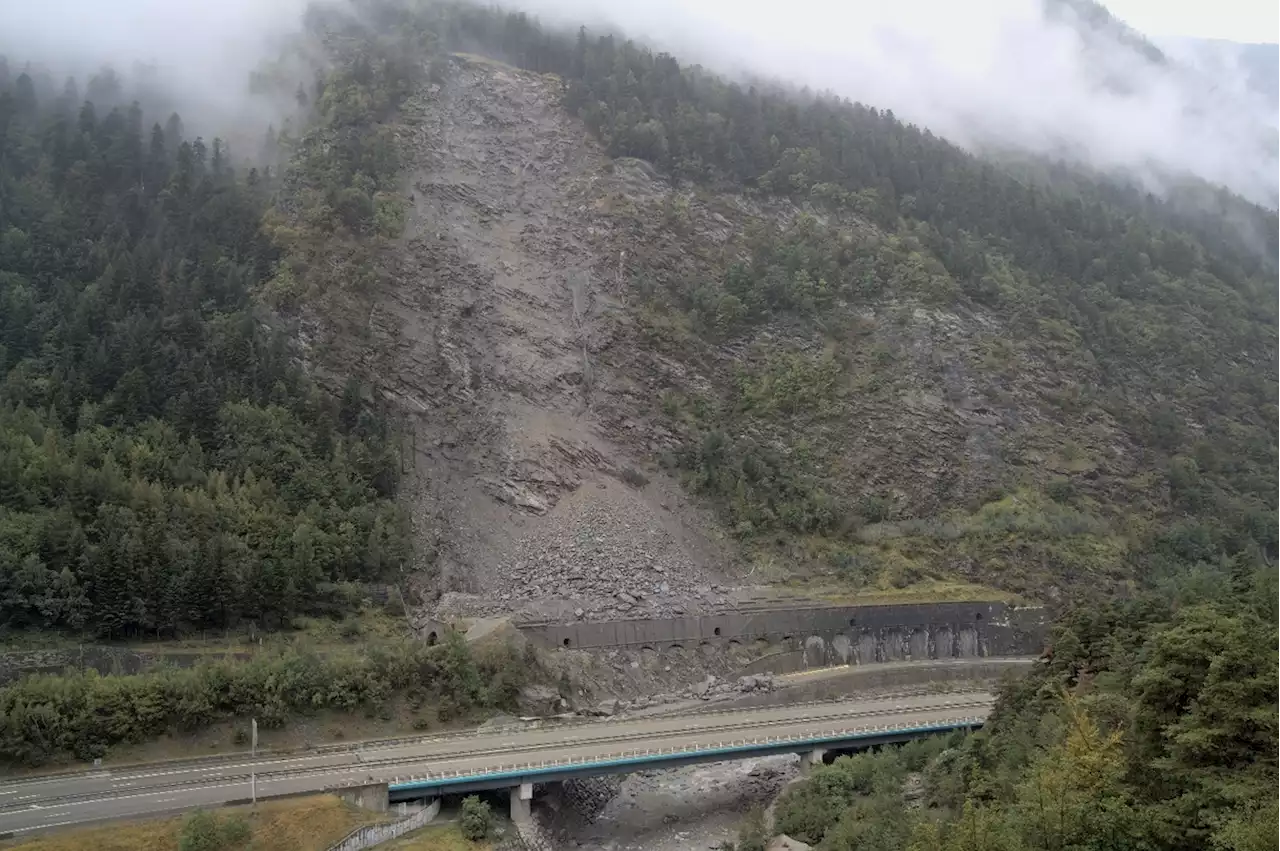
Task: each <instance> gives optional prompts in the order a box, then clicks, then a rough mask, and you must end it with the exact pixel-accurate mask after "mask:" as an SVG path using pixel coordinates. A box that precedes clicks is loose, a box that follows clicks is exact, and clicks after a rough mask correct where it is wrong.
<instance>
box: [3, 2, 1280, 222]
mask: <svg viewBox="0 0 1280 851" xmlns="http://www.w3.org/2000/svg"><path fill="white" fill-rule="evenodd" d="M510 5H511V6H512V7H514V8H519V9H523V10H526V11H528V12H531V13H534V14H537V15H538V16H540V17H541V18H542V19H544V20H546V21H547V22H548V23H552V24H558V25H560V26H563V27H566V28H576V27H578V26H579V25H582V24H586V25H587V26H589V27H592V26H594V27H597V28H598V27H611V28H617V29H618V30H620V31H621V32H622V34H625V35H626V36H628V37H631V38H636V39H638V40H640V41H643V42H647V43H649V44H651V45H652V46H654V47H655V49H661V50H668V51H670V52H672V53H673V54H675V55H676V56H677V57H679V58H680V59H681V60H682V61H686V62H696V63H702V64H704V65H705V66H707V67H708V68H710V69H711V70H714V71H717V72H720V73H724V74H727V75H730V76H733V77H737V78H743V79H749V78H769V79H774V80H780V81H783V82H786V83H789V84H793V85H796V86H803V87H809V88H811V89H815V90H819V91H831V92H833V93H836V94H838V95H841V96H844V97H848V98H851V99H853V100H858V101H861V102H863V103H866V104H868V105H870V106H875V107H877V108H880V109H891V110H893V111H894V113H895V114H896V115H898V116H899V117H901V118H903V119H905V120H908V121H911V122H914V123H918V124H921V125H923V126H926V127H928V128H929V129H931V130H933V131H934V132H936V133H940V134H942V135H945V136H947V137H948V138H949V139H951V140H952V141H955V142H957V143H960V144H962V145H966V146H969V147H971V148H975V149H979V148H987V147H996V148H1002V149H1008V148H1020V149H1024V150H1030V151H1032V152H1036V153H1042V154H1047V155H1050V156H1054V157H1061V158H1064V159H1068V160H1076V161H1079V162H1081V163H1084V164H1087V165H1089V166H1091V167H1093V168H1096V169H1102V170H1117V169H1118V170H1123V171H1125V172H1127V173H1129V174H1131V175H1133V176H1137V177H1138V178H1140V179H1142V180H1144V181H1145V183H1146V185H1147V186H1148V188H1152V189H1156V190H1159V189H1161V188H1162V187H1163V186H1164V185H1165V184H1166V183H1167V182H1168V181H1169V180H1170V179H1171V178H1172V179H1177V177H1178V175H1180V174H1183V173H1190V174H1194V175H1196V176H1198V177H1201V178H1203V179H1205V180H1208V181H1210V182H1213V183H1217V184H1221V185H1224V186H1226V187H1227V188H1229V189H1231V190H1232V191H1234V192H1237V193H1239V194H1241V195H1243V196H1244V197H1246V198H1248V199H1249V200H1252V201H1254V202H1258V203H1264V204H1267V205H1270V206H1273V207H1274V206H1275V205H1276V179H1275V178H1276V169H1277V143H1276V139H1277V122H1276V98H1275V83H1276V72H1275V61H1276V60H1275V47H1274V45H1271V46H1270V49H1268V46H1267V45H1256V46H1241V47H1240V48H1239V49H1226V50H1224V49H1222V46H1221V45H1215V44H1214V43H1211V42H1201V43H1198V44H1196V43H1192V42H1187V41H1184V42H1181V43H1176V44H1171V45H1165V46H1164V48H1163V49H1162V48H1160V47H1157V46H1156V45H1154V44H1153V43H1152V42H1151V41H1149V40H1147V39H1145V38H1144V37H1143V36H1142V35H1140V34H1139V33H1137V32H1135V31H1134V30H1132V29H1131V28H1129V27H1127V26H1125V25H1124V24H1123V23H1121V22H1119V21H1117V20H1116V19H1115V18H1113V17H1112V16H1111V15H1110V14H1109V13H1108V12H1107V11H1106V10H1105V9H1103V8H1102V7H1101V6H1099V5H1098V4H1096V3H1094V2H1092V0H1012V2H1010V0H975V2H971V3H966V4H963V5H956V4H947V3H939V2H936V0H905V2H902V3H896V4H873V5H867V4H856V5H852V6H849V5H840V4H829V3H824V2H821V0H796V2H793V3H788V4H786V5H785V7H784V6H781V5H779V4H776V3H766V2H762V0H746V2H733V3H730V2H727V0H708V2H703V3H699V4H688V3H684V2H680V0H653V2H647V3H620V2H616V1H615V0H515V2H513V3H512V4H510ZM303 7H304V4H303V3H302V2H301V0H281V2H273V3H258V2H250V0H230V2H226V3H219V4H216V5H202V4H195V3H180V4H175V3H166V2H160V0H114V2H110V3H101V2H96V1H95V0H51V2H49V3H44V4H40V5H39V6H35V7H29V6H27V5H26V4H6V7H5V8H4V9H0V52H9V53H14V52H15V48H20V49H21V54H22V55H23V56H25V57H33V56H36V57H42V58H43V60H44V61H45V62H46V63H48V68H49V70H50V71H51V74H52V75H54V76H56V75H67V74H78V75H84V74H85V73H86V72H91V71H92V70H94V69H96V68H98V67H100V66H101V65H103V64H104V63H110V64H111V65H112V66H113V67H115V68H116V69H117V71H119V72H123V73H128V72H131V71H133V70H135V69H136V68H137V67H138V66H139V64H140V63H141V65H142V67H144V68H149V71H150V74H151V78H152V82H153V83H154V84H156V85H158V86H162V87H164V88H166V89H169V90H173V91H181V92H182V96H183V98H184V99H185V100H186V101H187V102H188V103H190V102H192V101H193V100H194V101H198V103H199V106H198V112H199V115H200V116H201V118H203V119H207V120H209V121H211V122H221V124H220V126H221V127H223V128H224V129H225V127H226V126H227V125H228V124H230V123H232V122H246V121H247V122H251V123H255V124H257V123H262V122H263V121H265V120H267V117H269V114H270V113H271V111H272V109H271V107H270V106H269V105H266V104H264V103H263V102H261V101H253V100H251V99H248V98H246V96H245V95H246V93H247V89H246V85H245V81H246V80H247V77H248V74H249V72H250V71H251V70H252V69H253V68H254V67H255V66H256V65H257V63H258V62H260V61H261V60H262V59H263V58H264V57H268V56H274V55H275V54H276V53H277V52H278V46H279V42H280V40H281V39H282V38H284V37H285V36H286V35H287V34H288V33H290V32H293V31H296V29H297V28H298V26H299V20H300V15H301V12H302V9H303Z"/></svg>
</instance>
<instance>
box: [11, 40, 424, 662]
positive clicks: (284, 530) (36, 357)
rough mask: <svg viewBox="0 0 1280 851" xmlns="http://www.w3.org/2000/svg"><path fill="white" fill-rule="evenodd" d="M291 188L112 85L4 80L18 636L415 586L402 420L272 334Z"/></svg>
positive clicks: (22, 75) (214, 621)
mask: <svg viewBox="0 0 1280 851" xmlns="http://www.w3.org/2000/svg"><path fill="white" fill-rule="evenodd" d="M80 86H83V93H82V92H81V90H80V88H79V87H80ZM275 184H276V177H275V176H274V175H272V174H271V172H270V170H269V169H264V170H262V171H259V170H258V169H256V168H242V169H239V170H237V169H236V168H234V167H233V160H232V156H231V153H230V152H229V151H228V150H227V147H226V145H225V143H223V142H222V141H221V140H219V139H212V140H204V139H200V138H190V137H188V136H187V135H186V134H184V132H183V125H182V120H181V119H180V117H179V116H177V115H158V116H157V115H149V114H147V112H146V106H145V105H143V104H139V103H136V102H132V101H131V99H130V96H129V93H128V92H126V91H122V90H121V88H120V83H119V81H118V80H116V79H115V78H114V77H113V76H111V75H103V76H100V77H97V78H94V79H91V80H88V81H80V82H79V83H77V81H75V80H70V81H68V82H67V83H66V85H65V86H56V85H55V84H54V82H53V81H52V80H49V79H47V78H45V77H42V76H41V75H40V74H39V73H38V72H36V71H34V70H30V71H29V70H27V69H26V67H25V66H24V65H22V64H21V63H18V62H16V61H12V62H7V63H0V371H3V374H4V378H3V382H0V622H2V623H4V625H5V627H6V628H9V629H15V630H25V629H46V628H59V629H68V630H76V631H79V630H85V631H88V632H92V633H96V634H98V635H101V636H107V637H122V636H147V635H150V636H153V637H154V636H170V635H174V634H176V633H177V632H179V631H181V630H183V629H184V628H192V627H201V626H217V627H223V626H227V625H229V624H232V623H236V622H239V621H253V622H257V623H260V624H262V625H264V626H268V627H269V626H273V625H279V624H281V623H287V621H288V619H289V618H290V617H291V616H292V615H293V614H295V613H298V612H307V611H312V610H315V608H316V607H317V606H318V605H319V604H320V603H321V601H322V599H323V597H324V589H325V587H326V586H327V585H329V584H332V583H335V582H343V581H365V580H374V579H379V578H383V577H385V576H386V575H387V574H388V572H389V571H391V570H393V569H395V568H396V567H398V566H399V565H400V564H401V563H403V561H404V559H405V557H406V552H407V551H406V540H405V535H404V533H403V530H402V524H403V520H402V516H401V512H400V510H399V509H398V508H397V507H396V506H395V504H394V503H393V502H392V498H393V496H394V494H395V491H396V484H397V477H398V474H399V462H398V456H397V453H396V450H395V448H394V446H393V444H392V443H391V438H390V435H389V432H388V428H387V423H386V421H385V419H384V418H382V417H380V416H378V415H377V414H375V413H374V412H372V411H370V410H369V409H368V408H367V406H366V405H365V403H364V401H363V400H362V398H361V393H360V388H359V387H358V386H357V385H355V384H352V385H351V386H350V387H349V388H348V392H347V394H346V395H345V396H341V397H337V396H334V395H333V394H331V393H330V392H327V391H324V390H322V389H320V388H318V387H317V386H316V385H315V384H314V383H313V382H312V381H311V380H310V379H308V378H307V376H306V375H305V374H304V373H303V371H302V370H301V369H300V367H299V364H298V362H297V359H296V356H295V354H294V353H293V352H291V351H290V345H289V342H288V340H287V339H285V338H284V337H283V336H281V335H280V334H277V333H275V332H273V331H272V330H271V329H270V324H269V323H268V322H265V321H264V319H263V318H261V317H260V316H259V315H257V314H256V312H255V307H254V303H253V298H254V296H253V294H254V293H255V291H256V290H258V289H259V288H260V287H261V286H262V284H263V282H264V281H265V280H266V279H267V278H268V277H269V276H270V275H271V274H272V272H273V271H274V270H275V269H276V268H277V266H278V265H279V264H280V263H281V262H282V261H283V260H286V259H287V258H288V256H289V255H283V256H282V254H281V250H280V248H279V247H278V244H277V243H273V242H272V240H271V239H269V238H268V237H269V235H268V234H267V233H266V232H265V230H264V229H263V227H262V225H261V221H262V218H263V214H264V211H265V210H266V209H267V207H268V205H269V204H270V203H271V199H272V193H273V190H274V188H275Z"/></svg>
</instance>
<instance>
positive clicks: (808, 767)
mask: <svg viewBox="0 0 1280 851" xmlns="http://www.w3.org/2000/svg"><path fill="white" fill-rule="evenodd" d="M826 755H827V751H826V748H814V749H813V750H811V751H805V752H804V753H802V754H800V775H801V776H802V777H805V776H808V774H809V772H810V771H812V770H813V767H814V766H815V765H822V758H823V757H824V756H826Z"/></svg>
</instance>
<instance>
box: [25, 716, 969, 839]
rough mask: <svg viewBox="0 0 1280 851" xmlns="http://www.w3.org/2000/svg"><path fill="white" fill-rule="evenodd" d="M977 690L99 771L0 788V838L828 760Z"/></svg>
mask: <svg viewBox="0 0 1280 851" xmlns="http://www.w3.org/2000/svg"><path fill="white" fill-rule="evenodd" d="M991 701H992V697H991V695H990V694H988V693H986V692H972V693H967V694H947V695H920V696H911V697H897V698H879V699H875V700H838V701H821V702H813V703H802V704H791V705H787V706H776V707H751V708H740V709H725V710H718V711H702V712H696V713H685V714H673V715H662V716H654V717H640V718H614V719H609V720H607V721H581V722H563V723H546V722H541V721H535V722H526V723H521V724H516V725H512V726H510V727H506V728H500V729H479V730H474V731H470V732H467V733H457V734H452V735H446V736H430V737H427V736H424V737H415V738H410V739H398V740H390V741H383V742H366V743H361V744H347V745H334V746H327V747H323V748H317V749H315V750H312V751H308V752H304V753H295V754H261V753H260V754H257V755H250V754H233V755H228V756H223V757H207V758H201V759H189V760H178V761H171V762H166V763H152V764H149V765H133V766H122V767H111V766H107V767H102V768H99V769H94V770H91V771H79V772H68V773H61V774H52V775H46V776H35V777H28V778H23V779H20V780H18V779H13V780H7V781H3V782H0V836H3V835H4V834H6V833H8V834H23V833H27V832H31V831H41V830H48V829H51V828H55V827H61V826H64V825H70V824H76V823H80V822H88V821H98V820H103V819H113V818H123V817H136V816H141V815H146V814H154V813H159V812H168V811H173V810H182V809H190V808H193V807H214V806H222V805H226V804H229V803H249V801H250V800H253V799H260V798H269V797H277V796H283V795H300V794H306V793H313V792H320V791H324V790H332V791H336V792H338V793H340V794H341V795H343V796H344V797H346V798H347V799H349V800H351V801H353V802H355V803H358V804H360V805H361V806H365V807H368V808H371V809H375V810H386V809H387V808H388V806H389V804H390V802H391V801H393V800H406V799H428V798H438V797H440V796H443V795H446V794H454V793H465V792H471V791H477V790H486V789H510V790H511V793H510V798H511V802H512V807H513V814H514V815H515V817H516V818H517V819H519V818H523V817H524V816H527V815H528V812H529V802H530V801H531V799H532V797H533V794H534V791H535V786H536V785H540V784H548V783H554V782H557V781H560V780H565V779H567V778H570V777H578V776H584V775H592V774H608V773H619V772H628V771H635V770H639V769H642V768H658V767H663V766H672V765H680V764H684V763H689V762H708V761H719V760H725V759H739V758H744V757H748V756H754V755H758V754H766V753H797V754H801V755H802V758H803V759H804V760H805V761H807V762H808V763H813V762H815V761H817V760H820V759H821V758H822V757H823V756H824V754H825V753H830V752H834V751H838V750H844V749H856V748H863V747H869V746H873V745H878V744H885V743H889V742H897V741H903V740H905V739H908V738H913V737H916V736H925V735H932V734H934V733H938V732H944V731H948V730H955V729H966V728H972V727H977V726H980V725H981V724H982V723H983V721H984V719H985V718H986V715H987V713H988V711H989V709H990V706H991Z"/></svg>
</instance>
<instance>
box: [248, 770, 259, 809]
mask: <svg viewBox="0 0 1280 851" xmlns="http://www.w3.org/2000/svg"><path fill="white" fill-rule="evenodd" d="M249 798H250V800H251V801H252V802H253V805H254V806H255V807H256V806H258V772H256V771H250V772H249Z"/></svg>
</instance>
